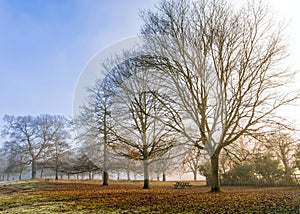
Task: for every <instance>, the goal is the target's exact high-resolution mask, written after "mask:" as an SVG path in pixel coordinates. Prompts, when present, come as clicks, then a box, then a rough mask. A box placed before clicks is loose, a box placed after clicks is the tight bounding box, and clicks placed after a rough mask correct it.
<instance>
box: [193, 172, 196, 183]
mask: <svg viewBox="0 0 300 214" xmlns="http://www.w3.org/2000/svg"><path fill="white" fill-rule="evenodd" d="M193 174H194V181H197V171H196V170H195V171H193Z"/></svg>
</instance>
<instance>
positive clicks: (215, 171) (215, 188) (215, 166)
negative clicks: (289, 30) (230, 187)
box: [210, 152, 221, 192]
mask: <svg viewBox="0 0 300 214" xmlns="http://www.w3.org/2000/svg"><path fill="white" fill-rule="evenodd" d="M210 161H211V192H220V191H221V188H220V178H219V152H215V154H214V155H213V156H212V157H211V159H210Z"/></svg>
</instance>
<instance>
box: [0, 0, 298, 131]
mask: <svg viewBox="0 0 300 214" xmlns="http://www.w3.org/2000/svg"><path fill="white" fill-rule="evenodd" d="M235 1H240V0H235ZM265 1H268V2H270V4H271V6H272V7H273V8H274V10H275V11H276V14H275V15H276V16H277V17H280V18H286V19H287V20H288V21H289V22H290V25H289V28H288V29H287V32H288V34H289V37H290V41H291V42H290V44H291V59H292V66H294V68H297V66H298V68H299V64H300V63H299V62H298V61H299V60H300V32H299V31H300V30H299V29H300V27H299V23H300V14H299V11H298V9H299V3H298V1H296V0H285V1H282V0H265ZM158 2H159V0H0V128H2V127H1V125H2V124H3V123H2V118H3V116H4V115H5V114H12V115H37V114H43V113H49V114H63V115H71V114H72V99H73V92H74V88H75V86H76V82H77V80H78V78H79V75H80V72H81V70H82V69H83V68H84V66H85V64H86V63H87V62H88V61H89V59H90V58H91V57H93V56H94V55H95V54H96V53H97V52H98V51H99V50H101V49H102V48H104V47H107V46H108V45H110V44H112V43H114V42H116V41H118V40H120V39H124V38H127V37H130V36H135V35H137V33H138V32H139V27H140V25H141V19H140V18H139V16H138V12H139V9H141V8H153V5H154V3H158ZM297 4H298V5H297ZM298 68H297V69H298ZM299 85H300V84H299Z"/></svg>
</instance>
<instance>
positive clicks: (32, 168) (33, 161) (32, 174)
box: [31, 158, 36, 179]
mask: <svg viewBox="0 0 300 214" xmlns="http://www.w3.org/2000/svg"><path fill="white" fill-rule="evenodd" d="M31 179H36V165H35V159H34V158H33V159H32V163H31Z"/></svg>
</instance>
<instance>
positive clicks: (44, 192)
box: [0, 180, 300, 214]
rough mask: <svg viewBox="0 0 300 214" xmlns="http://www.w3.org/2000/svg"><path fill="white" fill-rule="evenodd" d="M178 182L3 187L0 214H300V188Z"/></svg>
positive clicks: (37, 182) (25, 183)
mask: <svg viewBox="0 0 300 214" xmlns="http://www.w3.org/2000/svg"><path fill="white" fill-rule="evenodd" d="M174 183H175V182H151V189H150V190H142V189H141V188H142V186H143V183H142V182H133V181H132V182H128V181H122V182H111V183H110V185H109V186H101V182H100V181H52V180H49V181H42V180H35V181H22V182H11V183H0V213H220V214H221V213H300V187H272V188H266V187H264V188H261V187H260V188H258V187H223V192H222V193H210V192H209V187H206V186H203V183H199V182H191V184H192V185H193V186H192V188H191V189H174V188H173V184H174Z"/></svg>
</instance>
